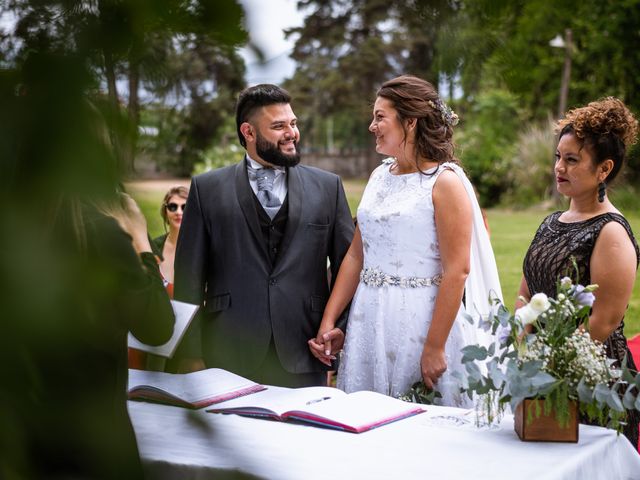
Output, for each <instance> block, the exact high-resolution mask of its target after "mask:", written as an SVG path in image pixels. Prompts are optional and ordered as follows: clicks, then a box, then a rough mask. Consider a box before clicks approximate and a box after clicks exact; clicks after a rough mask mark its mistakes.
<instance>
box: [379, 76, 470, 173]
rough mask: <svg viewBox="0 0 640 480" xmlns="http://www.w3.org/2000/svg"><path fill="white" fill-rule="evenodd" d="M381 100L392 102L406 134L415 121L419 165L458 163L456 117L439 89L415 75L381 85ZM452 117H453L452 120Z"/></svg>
mask: <svg viewBox="0 0 640 480" xmlns="http://www.w3.org/2000/svg"><path fill="white" fill-rule="evenodd" d="M376 95H377V96H378V97H382V98H386V99H387V100H389V101H390V102H391V103H392V104H393V107H394V108H395V109H396V111H397V112H398V120H399V121H400V125H402V129H403V131H404V140H405V141H406V139H407V131H406V129H405V126H404V122H405V120H407V119H410V118H415V119H416V136H415V147H414V149H415V150H414V153H415V154H416V166H417V167H418V170H420V171H422V170H421V169H420V165H419V162H418V158H425V159H427V160H430V161H434V162H438V163H439V164H440V163H444V162H454V163H459V162H458V159H457V158H456V157H455V155H454V144H453V139H452V137H453V125H454V124H455V122H454V121H453V120H454V119H455V120H456V121H457V116H455V113H453V112H452V111H451V110H449V109H448V107H446V105H445V104H444V103H443V102H442V100H440V97H439V95H438V92H436V89H435V88H434V87H433V85H431V84H430V83H429V82H427V81H426V80H422V79H421V78H418V77H414V76H413V75H402V76H400V77H396V78H393V79H391V80H388V81H386V82H385V83H383V84H382V86H381V87H380V89H379V90H378V92H377V93H376ZM452 115H453V117H452Z"/></svg>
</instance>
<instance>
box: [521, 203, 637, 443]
mask: <svg viewBox="0 0 640 480" xmlns="http://www.w3.org/2000/svg"><path fill="white" fill-rule="evenodd" d="M561 214H562V212H555V213H552V214H551V215H549V216H548V217H547V218H545V219H544V221H543V222H542V224H541V225H540V227H539V228H538V231H537V232H536V234H535V236H534V238H533V241H532V242H531V245H530V246H529V250H528V251H527V254H526V256H525V258H524V264H523V271H524V277H525V280H526V282H527V286H528V287H529V292H530V293H531V295H534V294H536V293H540V292H542V293H545V294H546V295H547V296H554V297H555V295H556V288H557V282H558V280H559V279H560V278H562V277H564V276H568V277H570V278H572V279H573V281H574V282H578V281H579V283H581V284H582V285H588V284H590V283H591V270H590V263H591V253H592V252H593V247H594V246H595V243H596V240H597V239H598V235H599V234H600V231H601V230H602V228H603V227H604V226H605V225H606V224H607V223H608V222H618V223H619V224H620V225H622V226H623V227H624V228H625V230H626V231H627V233H628V234H629V238H630V239H631V241H632V242H633V246H634V247H635V249H636V259H640V250H639V249H638V244H637V242H636V240H635V238H634V236H633V232H632V231H631V226H630V225H629V223H628V222H627V220H626V219H625V218H624V217H623V216H622V215H619V214H617V213H604V214H601V215H596V216H595V217H592V218H590V219H588V220H584V221H581V222H572V223H565V222H561V221H559V220H558V218H559V217H560V215H561ZM572 257H573V258H575V260H576V263H577V266H578V275H579V278H576V272H575V270H574V267H573V263H572ZM636 267H637V260H636ZM605 349H606V352H607V356H608V357H609V358H612V359H615V360H617V361H618V364H620V362H622V360H623V359H624V357H625V355H626V356H627V365H628V366H629V368H631V369H633V370H634V371H635V370H637V369H636V366H635V364H634V362H633V357H632V356H631V352H629V347H628V345H627V339H626V338H625V336H624V321H621V322H620V325H619V326H618V328H616V329H615V330H614V331H613V333H612V334H611V335H609V338H607V340H606V341H605ZM627 421H628V424H627V426H626V427H625V429H624V434H625V436H626V437H627V438H629V440H630V441H631V443H632V444H633V445H634V446H637V445H638V422H640V412H637V411H635V410H634V411H632V412H629V417H628V419H627Z"/></svg>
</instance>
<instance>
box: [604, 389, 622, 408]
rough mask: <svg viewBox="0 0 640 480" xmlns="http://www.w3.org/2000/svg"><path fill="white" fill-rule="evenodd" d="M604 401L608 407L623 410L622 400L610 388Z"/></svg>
mask: <svg viewBox="0 0 640 480" xmlns="http://www.w3.org/2000/svg"><path fill="white" fill-rule="evenodd" d="M606 402H607V405H609V407H611V408H612V409H614V410H615V411H617V412H624V407H623V406H622V402H621V401H620V396H619V395H618V394H617V393H616V392H613V391H611V390H609V395H607V397H606Z"/></svg>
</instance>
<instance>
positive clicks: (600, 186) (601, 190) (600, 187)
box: [598, 182, 607, 203]
mask: <svg viewBox="0 0 640 480" xmlns="http://www.w3.org/2000/svg"><path fill="white" fill-rule="evenodd" d="M606 193H607V184H606V183H604V182H600V183H599V184H598V201H599V202H600V203H602V202H604V196H605V194H606Z"/></svg>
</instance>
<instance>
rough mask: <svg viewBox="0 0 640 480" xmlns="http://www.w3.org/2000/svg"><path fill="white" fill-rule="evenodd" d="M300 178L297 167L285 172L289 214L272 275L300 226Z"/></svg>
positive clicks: (301, 198) (301, 196)
mask: <svg viewBox="0 0 640 480" xmlns="http://www.w3.org/2000/svg"><path fill="white" fill-rule="evenodd" d="M302 188H303V185H302V176H301V175H300V169H299V168H297V167H290V168H289V169H288V170H287V197H288V202H289V214H288V218H287V226H286V228H285V231H284V236H283V237H282V242H281V243H280V255H278V258H277V259H276V265H275V268H274V273H275V272H276V271H277V269H278V266H279V265H281V264H282V259H283V257H285V256H286V255H287V252H288V251H289V247H290V246H291V241H292V240H293V237H294V236H295V234H296V230H298V226H299V225H300V217H301V214H302V202H303V195H302Z"/></svg>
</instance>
